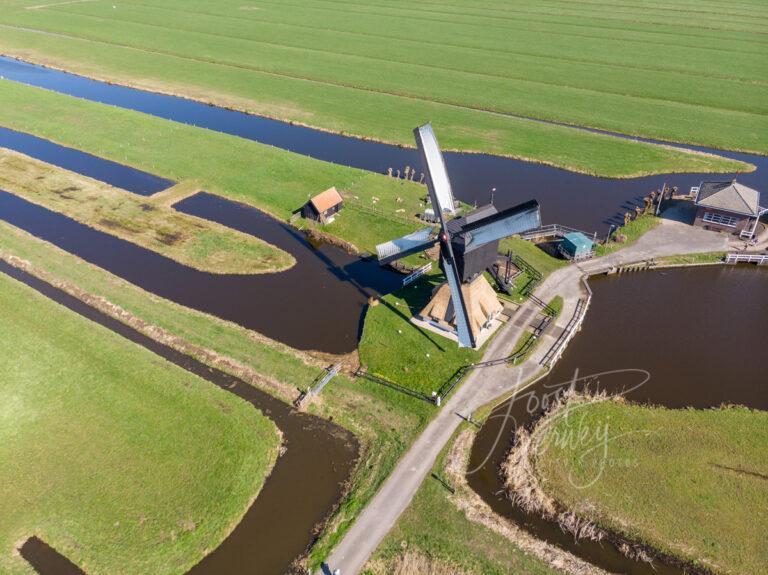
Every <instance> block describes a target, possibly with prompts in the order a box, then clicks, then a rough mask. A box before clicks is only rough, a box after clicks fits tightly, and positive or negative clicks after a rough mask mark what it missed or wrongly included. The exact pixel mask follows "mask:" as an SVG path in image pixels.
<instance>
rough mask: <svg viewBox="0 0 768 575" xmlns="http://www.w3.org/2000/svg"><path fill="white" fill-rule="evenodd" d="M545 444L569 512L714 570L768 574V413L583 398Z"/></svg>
mask: <svg viewBox="0 0 768 575" xmlns="http://www.w3.org/2000/svg"><path fill="white" fill-rule="evenodd" d="M723 384H724V385H727V382H724V383H723ZM543 445H544V449H543V451H540V453H539V454H538V455H537V459H536V470H537V473H538V474H539V475H540V477H541V478H542V479H543V487H544V490H545V491H546V492H547V493H549V494H550V495H552V496H554V497H555V498H556V499H558V500H559V501H561V502H562V503H563V504H564V505H565V506H566V507H568V508H569V509H572V510H574V511H576V512H577V513H578V514H580V515H582V516H584V517H586V518H588V519H591V520H593V521H596V522H597V523H599V524H600V525H602V526H605V527H608V528H610V529H613V530H617V531H619V532H621V533H624V534H626V535H629V536H630V537H632V538H633V539H637V540H639V541H642V542H645V543H647V544H649V545H651V546H653V547H656V548H659V549H661V550H663V551H665V552H667V553H671V554H673V555H675V556H678V557H682V558H683V559H686V560H689V561H692V562H694V563H696V564H699V565H702V566H704V567H707V568H709V569H711V570H712V571H714V572H716V573H729V574H731V573H732V574H736V573H741V574H751V573H765V572H767V571H768V555H766V553H765V534H766V533H768V515H767V514H766V513H765V501H766V500H768V449H766V447H767V446H768V413H766V412H763V411H752V410H748V409H745V408H740V407H728V408H723V409H709V410H692V409H687V410H669V409H663V408H651V407H644V406H639V405H627V404H622V403H618V402H615V401H603V402H599V403H594V404H591V405H583V404H582V405H579V404H577V405H576V407H574V409H572V411H571V412H570V413H569V415H568V416H567V417H563V418H560V419H558V420H557V421H556V422H554V425H553V426H552V427H551V428H548V431H547V433H546V436H545V439H544V444H543Z"/></svg>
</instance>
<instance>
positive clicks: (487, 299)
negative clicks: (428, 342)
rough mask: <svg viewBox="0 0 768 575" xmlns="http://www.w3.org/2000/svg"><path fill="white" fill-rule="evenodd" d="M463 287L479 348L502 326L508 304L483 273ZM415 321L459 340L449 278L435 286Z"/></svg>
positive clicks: (433, 330) (420, 325)
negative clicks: (501, 299)
mask: <svg viewBox="0 0 768 575" xmlns="http://www.w3.org/2000/svg"><path fill="white" fill-rule="evenodd" d="M461 291H462V292H463V295H464V301H465V302H466V304H467V311H468V312H469V328H470V329H471V330H472V334H473V335H474V337H475V342H476V344H477V345H476V349H477V348H480V347H482V346H483V344H484V343H485V342H486V341H488V338H489V337H491V335H493V333H494V332H495V331H496V330H497V329H499V327H500V326H501V323H502V322H501V312H502V311H503V310H504V306H503V305H501V303H500V302H499V300H498V298H497V297H496V292H495V291H494V290H493V288H492V287H491V284H489V283H488V280H486V279H485V277H484V276H482V275H480V276H478V277H477V278H476V279H474V280H473V281H471V282H470V283H468V284H464V285H462V286H461ZM411 322H413V323H414V324H415V325H418V326H419V327H421V328H424V329H428V330H429V331H432V332H434V333H437V334H439V335H441V336H443V337H447V338H448V339H450V340H453V341H456V342H458V336H457V335H456V313H455V311H454V307H453V302H452V301H451V291H450V288H449V287H448V283H447V282H446V283H444V284H442V285H440V286H438V287H437V288H435V290H434V291H433V292H432V299H430V300H429V303H428V304H427V305H426V306H425V307H424V309H422V310H421V312H419V314H418V315H415V316H414V317H413V318H412V319H411Z"/></svg>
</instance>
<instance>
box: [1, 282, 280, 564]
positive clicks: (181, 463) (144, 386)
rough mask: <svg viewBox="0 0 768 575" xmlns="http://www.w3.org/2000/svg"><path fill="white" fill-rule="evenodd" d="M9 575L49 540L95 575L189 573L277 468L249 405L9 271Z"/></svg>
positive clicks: (4, 478)
mask: <svg viewBox="0 0 768 575" xmlns="http://www.w3.org/2000/svg"><path fill="white" fill-rule="evenodd" d="M0 326H1V327H2V334H3V340H4V344H3V347H2V350H1V351H0V372H2V374H3V377H2V379H0V393H2V397H3V402H2V408H0V502H2V503H0V507H1V508H2V513H0V571H2V572H3V573H27V572H30V573H31V572H32V569H31V568H30V567H29V566H28V565H27V564H26V563H25V562H24V561H23V560H22V559H21V558H20V557H19V556H18V555H16V554H15V553H14V546H16V545H19V544H20V543H21V542H23V541H24V540H25V539H26V538H28V537H29V536H31V535H33V534H34V535H38V536H39V537H41V538H42V539H44V540H45V541H47V542H48V543H50V544H51V545H53V546H54V547H55V548H56V549H58V550H59V551H60V552H62V553H64V554H65V555H67V556H68V557H69V558H70V559H71V560H72V561H74V562H75V563H77V564H78V565H79V566H81V567H82V568H83V569H85V570H86V571H87V572H88V573H94V574H96V573H128V572H131V573H183V572H185V571H186V570H187V569H188V568H189V567H191V566H192V565H193V564H194V563H196V562H197V561H199V560H200V559H201V558H202V557H203V555H204V554H205V553H206V552H207V551H210V550H212V549H214V548H216V546H217V545H218V544H219V543H220V542H221V541H222V540H223V539H224V538H225V536H226V535H227V534H228V533H229V531H230V530H231V529H232V528H233V526H234V525H235V524H236V523H237V522H238V521H239V519H240V517H241V516H242V515H243V513H245V511H246V509H247V508H248V506H249V504H250V502H251V501H252V499H253V498H254V497H255V496H256V494H257V493H258V491H259V489H260V488H261V486H262V484H263V482H264V480H265V477H266V475H267V474H268V472H269V470H270V469H271V466H272V464H273V463H274V461H275V459H276V457H277V450H278V446H279V437H278V435H277V433H276V430H275V427H274V425H273V424H272V423H271V422H270V421H269V420H268V419H267V418H265V417H263V416H262V415H261V414H260V413H259V412H258V411H256V410H255V409H254V408H253V407H252V406H251V405H249V404H247V403H245V402H243V401H241V400H239V399H237V398H235V397H234V396H232V395H230V394H228V393H227V392H225V391H223V390H220V389H218V388H216V387H215V386H213V385H212V384H210V383H208V382H206V381H203V380H201V379H199V378H197V377H196V376H193V375H191V374H189V373H187V372H186V371H184V370H182V369H180V368H177V367H176V366H173V365H171V364H169V363H166V362H165V361H163V360H161V359H159V358H158V357H157V356H155V355H153V354H152V353H150V352H148V351H146V350H144V349H143V348H140V347H139V346H137V345H134V344H132V343H130V342H128V341H126V340H124V339H122V338H121V337H119V336H117V335H115V334H113V333H112V332H110V331H109V330H107V329H105V328H102V327H101V326H98V325H97V324H94V323H92V322H90V321H88V320H86V319H83V318H82V317H80V316H78V315H76V314H75V313H74V312H70V311H69V310H66V309H65V308H63V307H60V306H59V305H57V304H55V303H53V302H51V301H50V300H48V299H47V298H45V297H43V296H42V295H39V294H38V293H37V292H35V291H33V290H32V289H30V288H28V287H26V286H24V285H22V284H20V283H18V282H16V281H15V280H12V279H10V278H9V277H7V276H5V275H4V274H0Z"/></svg>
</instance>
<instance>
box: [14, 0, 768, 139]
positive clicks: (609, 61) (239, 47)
mask: <svg viewBox="0 0 768 575" xmlns="http://www.w3.org/2000/svg"><path fill="white" fill-rule="evenodd" d="M496 6H498V4H496V3H493V4H490V5H486V6H484V7H483V8H482V10H477V11H476V13H474V14H473V13H470V14H467V13H466V12H468V11H469V12H472V10H471V7H472V5H471V4H470V5H458V6H455V7H451V6H448V7H437V6H434V5H433V6H432V7H430V8H429V9H414V8H413V7H411V6H405V5H394V6H387V7H381V6H378V5H377V6H364V5H363V6H361V5H358V4H354V3H336V2H332V3H329V2H311V1H305V2H299V3H293V4H289V5H285V4H282V3H269V2H268V3H266V4H265V5H263V6H260V10H250V11H249V10H242V8H243V6H241V5H240V4H239V3H231V2H225V3H222V4H221V5H220V6H219V7H218V8H216V9H212V8H204V7H200V6H199V4H198V5H196V4H194V3H193V4H192V5H191V6H190V5H189V4H188V3H184V5H183V6H182V5H177V4H168V3H164V4H163V5H162V6H160V7H147V6H144V5H139V6H131V5H122V6H120V8H119V9H118V8H116V7H113V5H111V4H109V3H105V2H91V3H78V4H65V5H57V6H52V7H49V8H46V9H44V10H15V11H14V10H9V11H8V13H7V14H6V15H5V16H4V17H3V21H5V22H6V23H8V24H11V25H17V26H22V27H25V28H36V29H40V30H44V31H49V32H59V33H64V34H68V35H72V36H74V37H77V38H83V39H85V40H91V41H97V42H99V43H106V44H108V45H110V46H115V47H118V48H119V47H121V46H122V47H123V48H122V49H123V50H125V47H130V48H134V49H141V50H146V51H149V52H152V53H154V54H155V56H156V57H160V56H164V55H165V56H167V55H172V56H177V57H179V58H184V59H190V60H193V61H201V62H210V63H213V64H216V65H218V66H230V67H236V68H241V69H240V70H239V73H240V74H243V73H246V72H247V70H252V71H257V72H266V73H269V74H278V75H280V76H285V77H288V78H295V79H299V80H312V81H314V82H320V83H328V84H332V85H336V86H341V87H345V88H348V89H363V90H370V91H373V92H376V93H383V94H392V95H398V96H404V97H407V98H417V99H421V100H425V101H427V102H441V103H445V104H451V105H456V106H464V107H467V108H471V109H476V110H488V111H492V112H501V113H511V114H517V115H524V116H533V117H538V118H544V119H554V120H559V121H564V122H567V123H576V124H584V125H589V126H595V127H601V128H605V129H613V130H617V131H622V132H626V133H639V134H642V135H645V136H655V137H661V138H665V139H672V140H676V141H684V142H685V141H689V142H694V143H699V144H704V145H713V146H718V147H725V148H734V149H743V150H747V151H757V152H765V151H766V149H767V148H766V145H767V144H768V142H766V138H765V137H764V135H763V134H764V133H765V127H766V124H765V122H766V119H765V114H766V109H765V102H766V101H767V100H768V98H766V96H767V95H768V85H765V83H764V81H763V80H764V77H765V72H766V64H765V61H766V56H768V50H767V49H766V46H765V45H764V44H762V43H760V42H758V41H754V42H751V43H749V44H748V45H746V46H745V45H744V39H743V38H744V36H743V35H741V34H739V32H737V31H729V30H718V34H720V35H723V34H725V35H728V34H730V36H731V37H726V38H721V37H718V41H717V42H716V43H715V46H713V42H712V40H711V38H709V39H708V38H707V37H706V34H704V33H702V37H701V39H700V40H699V41H698V43H697V44H696V45H693V46H680V45H671V46H670V45H669V44H667V43H666V42H664V41H663V40H662V39H660V38H658V37H654V36H649V35H648V34H656V32H655V28H656V24H657V22H656V21H650V22H642V21H640V22H639V24H640V25H642V26H644V28H643V29H642V30H640V31H636V32H635V34H636V37H634V38H626V37H623V38H607V37H605V34H603V35H602V36H600V35H599V34H598V33H597V32H594V37H584V34H583V33H582V34H579V33H574V32H573V31H572V30H570V28H569V27H572V26H573V24H574V23H575V24H579V23H580V22H581V17H582V10H581V7H579V8H578V9H572V10H565V9H559V10H555V11H554V12H552V13H551V14H548V15H545V16H546V18H547V19H548V20H545V21H544V24H545V27H544V29H538V30H529V29H528V27H529V21H528V20H529V18H530V15H528V14H526V13H525V12H523V13H522V15H520V14H518V15H516V16H515V15H512V16H503V15H500V13H501V11H499V10H498V9H497V8H495V7H496ZM525 6H527V8H528V10H529V11H530V10H531V9H533V8H534V5H532V4H526V5H525ZM196 9H202V10H203V11H204V13H202V14H197V13H195V10H196ZM602 9H603V12H604V13H606V14H609V15H610V14H612V13H613V12H614V11H615V10H616V8H615V7H613V6H610V5H605V6H603V7H602ZM211 11H213V12H214V13H215V14H218V15H219V17H217V18H215V19H212V18H211V16H210V13H211ZM505 13H506V12H505ZM62 14H66V17H64V18H62V17H61V15H62ZM263 14H264V16H262V15H263ZM533 15H534V16H536V17H537V18H541V17H542V16H541V15H536V14H535V10H534V14H533ZM764 16H768V11H766V12H765V14H764ZM262 18H265V20H266V21H264V20H262ZM680 18H681V19H684V20H685V21H686V22H688V23H689V25H692V26H695V27H697V28H694V29H697V30H699V31H700V32H706V31H708V29H709V28H710V27H711V26H712V25H713V22H712V21H711V20H710V19H709V18H708V17H707V16H706V15H703V16H701V15H698V14H697V12H696V11H695V10H687V11H686V12H685V13H684V14H682V15H680ZM729 18H730V19H731V20H733V21H734V22H736V23H738V22H739V17H738V16H729V17H726V20H727V19H729ZM275 20H277V21H275ZM631 21H632V22H635V21H634V20H631ZM756 22H757V23H756ZM759 22H760V18H751V23H752V24H751V25H752V27H753V28H756V31H757V32H758V33H759V32H760V25H759ZM297 23H298V24H304V26H303V27H298V26H296V24H297ZM598 23H599V25H600V27H602V28H608V29H610V28H611V26H612V25H614V26H618V27H621V25H622V23H623V20H617V21H614V20H611V19H602V20H599V21H598ZM427 24H428V26H426V25H427ZM289 25H293V26H294V27H293V28H290V27H289ZM326 25H327V26H330V29H329V30H325V29H324V28H325V27H326ZM340 27H341V28H340ZM372 27H374V28H373V30H375V33H376V34H377V35H378V36H379V37H378V38H373V37H370V36H369V37H364V36H360V35H359V31H360V30H368V29H371V28H372ZM404 27H405V28H404ZM426 27H428V28H429V31H426V30H425V28H426ZM432 29H434V31H431V30H432ZM405 30H408V31H410V34H408V35H407V36H406V38H410V39H409V40H404V39H403V38H402V36H400V35H402V34H403V33H404V31H405ZM642 32H645V33H646V36H645V37H643V36H642ZM355 34H358V35H355ZM382 36H383V37H382ZM190 37H194V38H195V39H196V40H195V41H194V42H190V41H189V39H190ZM466 37H469V38H474V37H481V38H483V39H488V38H489V37H492V38H493V39H494V40H495V42H494V43H493V44H492V45H490V46H489V47H484V48H483V49H482V50H478V49H469V50H468V49H466V48H465V47H458V46H453V45H451V42H454V41H456V40H455V38H459V39H463V38H466ZM758 37H759V34H758ZM425 40H426V41H425ZM730 41H733V42H736V43H737V45H736V46H735V49H729V42H730ZM35 42H37V43H39V42H38V41H35ZM57 42H58V45H59V46H61V45H62V39H61V38H57ZM738 43H740V44H738ZM27 47H28V46H27V45H25V44H24V43H22V45H19V46H18V48H22V49H23V48H27ZM58 54H59V57H61V56H62V55H65V54H66V51H65V52H61V51H60V52H58ZM96 58H97V59H98V61H99V62H102V63H103V62H105V60H106V55H105V54H103V53H101V50H100V51H99V54H98V56H96ZM542 58H546V59H547V61H542ZM69 59H70V60H74V62H73V63H77V58H72V55H71V52H70V58H69ZM65 60H66V55H65ZM561 60H567V62H565V61H561ZM108 67H109V68H111V69H112V72H116V71H117V68H116V66H115V65H114V64H109V65H108ZM120 72H121V73H122V74H123V75H132V74H131V73H130V72H129V70H127V69H125V68H122V69H120ZM168 74H173V73H172V72H169V73H168ZM168 74H166V78H163V77H162V76H161V77H159V78H157V79H158V80H162V79H167V80H171V78H170V77H169V76H168ZM133 75H135V74H133ZM145 75H147V74H145ZM681 75H683V77H684V79H681ZM149 76H150V77H151V76H152V75H151V74H149ZM252 79H253V78H252ZM732 81H735V82H732ZM191 83H192V84H195V83H197V81H194V80H193V81H192V82H191ZM294 84H295V90H296V96H295V97H296V98H301V99H302V100H304V101H307V100H308V98H306V96H302V94H306V92H307V91H308V90H311V87H310V86H308V85H306V82H304V83H303V84H296V83H294ZM253 95H254V94H253V91H252V92H251V94H246V95H245V96H246V97H251V98H253ZM253 99H256V100H259V99H263V93H261V94H260V97H256V98H253ZM290 101H291V102H292V103H293V99H292V100H290ZM296 104H298V106H297V105H294V106H293V107H294V108H295V109H296V110H297V111H298V110H305V111H306V112H310V108H308V107H307V105H306V103H305V102H302V103H298V102H296ZM313 105H314V104H311V105H310V106H313ZM289 109H290V108H289ZM286 111H288V110H286ZM311 113H313V115H314V110H312V111H311ZM290 119H298V120H302V121H304V118H290ZM320 119H321V118H320V117H317V118H315V121H317V120H320ZM382 119H383V117H382ZM316 125H322V124H316ZM726 126H727V128H728V129H727V130H726V129H724V128H726ZM323 127H325V126H323ZM761 127H762V128H763V129H762V131H761ZM347 129H349V127H348V128H347ZM723 132H724V134H723ZM362 134H363V135H372V136H374V137H380V136H379V135H378V134H370V133H369V132H362ZM470 149H481V150H484V151H485V148H483V147H479V148H478V147H477V146H475V147H474V148H470Z"/></svg>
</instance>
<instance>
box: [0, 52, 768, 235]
mask: <svg viewBox="0 0 768 575" xmlns="http://www.w3.org/2000/svg"><path fill="white" fill-rule="evenodd" d="M0 76H4V77H5V78H7V79H9V80H14V81H18V82H23V83H25V84H29V85H32V86H39V87H42V88H47V89H49V90H54V91H57V92H61V93H63V94H69V95H73V96H77V97H80V98H85V99H88V100H93V101H95V102H104V103H107V104H111V105H114V106H119V107H121V108H127V109H130V110H136V111H139V112H143V113H145V114H151V115H153V116H157V117H159V118H165V119H168V120H173V121H176V122H180V123H184V124H189V125H193V126H200V127H203V128H208V129H210V130H216V131H218V132H224V133H227V134H232V135H235V136H239V137H242V138H247V139H250V140H254V141H257V142H263V143H265V144H269V145H272V146H276V147H278V148H282V149H285V150H290V151H292V152H296V153H298V154H303V155H306V156H310V157H313V158H317V159H319V160H324V161H328V162H333V163H336V164H341V165H344V166H352V167H355V168H361V169H364V170H369V171H372V172H377V173H380V174H384V173H386V171H387V168H389V167H394V168H395V169H402V168H404V167H405V166H420V165H421V160H420V159H419V157H418V154H417V152H416V150H413V149H410V148H401V147H399V146H392V145H389V144H381V143H378V142H373V141H368V140H361V139H358V138H352V137H349V136H341V135H338V134H332V133H329V132H323V131H320V130H313V129H312V128H307V127H304V126H298V125H292V124H289V123H287V122H281V121H279V120H272V119H269V118H264V117H261V116H255V115H251V114H245V113H242V112H236V111H232V110H226V109H224V108H218V107H216V106H209V105H207V104H203V103H200V102H195V101H193V100H186V99H184V98H179V97H177V96H166V95H163V94H156V93H152V92H146V91H143V90H136V89H133V88H126V87H124V86H118V85H114V84H107V83H105V82H99V81H96V80H90V79H88V78H84V77H82V76H76V75H74V74H69V73H66V72H59V71H57V70H51V69H48V68H43V67H41V66H35V65H32V64H28V63H26V62H20V61H18V60H14V59H11V58H7V57H0ZM689 147H690V148H692V149H696V150H700V151H708V152H712V153H715V154H720V155H723V156H728V157H730V158H734V159H738V160H743V161H745V162H749V163H752V164H755V165H756V166H758V170H757V171H756V172H753V173H750V174H741V175H739V180H740V181H742V182H743V183H744V184H747V185H749V186H752V187H757V189H768V185H767V184H768V176H767V175H766V174H768V158H766V157H764V156H757V155H754V154H743V153H737V152H724V151H719V150H710V149H707V148H702V147H699V146H689ZM445 156H446V162H447V165H448V171H449V172H450V175H451V179H452V183H453V187H454V194H455V195H456V197H457V198H459V199H460V200H463V201H465V202H467V203H469V204H473V203H478V204H484V203H487V202H488V201H489V199H490V194H491V189H493V188H496V192H495V194H494V203H496V205H497V207H499V208H506V207H509V206H512V205H515V204H519V203H521V202H523V201H526V200H528V199H529V198H530V197H531V196H533V197H535V198H536V199H538V200H539V203H540V204H541V209H542V214H543V218H544V222H545V223H547V224H554V223H557V224H564V225H569V226H573V227H576V228H579V229H582V230H585V231H587V232H593V231H596V232H598V233H599V234H604V233H605V232H606V231H607V230H608V226H609V224H612V223H614V224H618V223H621V222H623V217H622V216H623V214H624V212H626V211H631V210H632V209H633V208H634V206H635V205H639V204H642V198H643V197H644V196H646V195H648V194H649V193H650V192H651V191H652V190H654V189H658V188H660V187H661V186H662V184H663V183H664V182H666V183H668V184H669V185H670V186H678V187H679V188H680V189H681V190H687V189H689V188H690V186H694V185H698V184H699V183H700V182H701V180H702V179H705V178H708V177H712V175H711V174H710V175H707V174H698V173H692V174H672V175H659V176H647V177H642V178H633V179H614V178H595V177H592V176H587V175H583V174H576V173H573V172H568V171H566V170H561V169H557V168H552V167H549V166H544V165H541V164H535V163H531V162H523V161H520V160H512V159H509V158H502V157H499V156H492V155H488V154H466V153H455V152H449V153H446V154H445ZM715 177H716V178H723V179H726V180H727V179H730V178H731V177H733V175H731V174H726V175H718V176H715ZM297 207H298V206H297Z"/></svg>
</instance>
